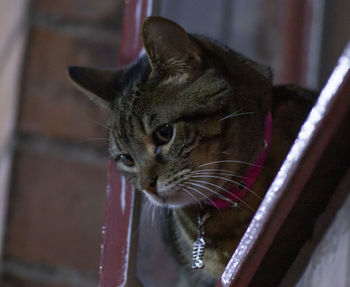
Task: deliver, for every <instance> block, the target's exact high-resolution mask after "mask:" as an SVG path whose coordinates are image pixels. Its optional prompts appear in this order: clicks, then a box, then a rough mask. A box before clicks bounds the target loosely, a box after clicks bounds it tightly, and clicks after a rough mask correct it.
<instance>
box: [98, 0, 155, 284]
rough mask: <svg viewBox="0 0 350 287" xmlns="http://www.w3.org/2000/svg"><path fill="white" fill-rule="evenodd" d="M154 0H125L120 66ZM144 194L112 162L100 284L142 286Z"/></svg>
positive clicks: (134, 49)
mask: <svg viewBox="0 0 350 287" xmlns="http://www.w3.org/2000/svg"><path fill="white" fill-rule="evenodd" d="M152 2H153V1H152V0H125V6H124V20H123V31H122V39H121V50H120V65H123V66H124V65H127V64H129V63H130V62H132V61H134V60H135V59H136V58H137V57H138V55H139V54H140V51H141V49H142V42H141V38H140V30H141V25H142V22H143V20H144V19H145V18H146V17H147V16H150V14H151V12H152ZM139 196H140V194H139V193H135V192H134V190H133V189H132V188H131V187H130V186H129V185H128V184H127V183H126V182H125V179H124V178H122V177H121V176H120V175H119V173H118V171H117V170H116V167H115V164H114V162H112V161H111V162H110V166H109V176H108V185H107V204H106V210H105V222H104V226H103V228H102V245H101V266H100V286H101V287H115V286H132V287H134V286H135V287H136V286H142V285H141V283H140V282H139V280H138V279H137V276H136V254H137V236H135V232H134V231H135V230H136V228H137V226H138V220H139V211H140V198H139Z"/></svg>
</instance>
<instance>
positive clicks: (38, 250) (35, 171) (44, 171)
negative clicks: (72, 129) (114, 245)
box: [4, 148, 107, 274]
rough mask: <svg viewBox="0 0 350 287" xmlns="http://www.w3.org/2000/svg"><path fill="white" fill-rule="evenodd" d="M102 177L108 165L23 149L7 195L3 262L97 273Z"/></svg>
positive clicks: (101, 216)
mask: <svg viewBox="0 0 350 287" xmlns="http://www.w3.org/2000/svg"><path fill="white" fill-rule="evenodd" d="M106 174H107V162H106V165H104V164H93V163H88V162H82V161H79V160H76V159H70V158H66V157H62V156H61V157H60V156H58V155H56V154H50V153H46V152H39V151H36V150H33V149H32V150H29V149H26V148H21V149H20V150H19V152H18V154H17V156H16V160H15V168H14V175H13V185H12V190H11V193H10V212H9V219H8V229H7V236H6V241H5V251H4V253H5V259H6V258H9V259H11V258H17V259H18V260H21V261H24V262H35V263H36V264H44V265H48V266H55V265H57V266H65V267H67V268H71V269H74V270H77V271H79V272H80V271H81V272H85V273H86V272H90V273H92V274H97V271H98V264H99V257H100V242H101V236H100V233H101V226H102V224H103V214H104V204H105V185H106ZM90 273H89V274H90Z"/></svg>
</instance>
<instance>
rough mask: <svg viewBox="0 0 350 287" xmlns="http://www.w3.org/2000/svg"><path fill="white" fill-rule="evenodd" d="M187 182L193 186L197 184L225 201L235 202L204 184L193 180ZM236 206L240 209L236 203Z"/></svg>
mask: <svg viewBox="0 0 350 287" xmlns="http://www.w3.org/2000/svg"><path fill="white" fill-rule="evenodd" d="M188 183H189V184H192V185H194V186H197V187H201V188H204V189H206V190H208V191H210V192H211V193H213V194H215V195H216V196H218V197H220V198H221V199H223V200H226V201H227V202H229V203H231V204H235V203H236V202H234V201H232V200H231V199H229V198H227V197H225V196H224V195H222V194H220V193H218V192H216V191H214V190H212V189H211V188H209V187H207V186H204V185H202V184H198V183H194V182H190V181H189V182H188ZM237 206H238V207H239V208H240V209H242V208H241V207H240V206H239V205H237Z"/></svg>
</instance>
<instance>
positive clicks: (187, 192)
mask: <svg viewBox="0 0 350 287" xmlns="http://www.w3.org/2000/svg"><path fill="white" fill-rule="evenodd" d="M181 189H182V190H183V191H184V192H185V193H186V194H187V195H189V196H191V197H192V198H194V199H195V200H196V201H197V202H198V204H199V206H200V207H202V203H201V202H200V200H199V199H198V198H197V197H195V196H194V195H193V194H192V193H191V192H190V191H188V190H187V189H185V188H183V187H181Z"/></svg>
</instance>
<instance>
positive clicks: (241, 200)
mask: <svg viewBox="0 0 350 287" xmlns="http://www.w3.org/2000/svg"><path fill="white" fill-rule="evenodd" d="M188 182H194V183H196V182H197V183H204V184H208V185H211V186H214V187H216V188H218V189H221V190H223V191H225V192H227V193H229V194H231V195H232V196H233V197H235V198H236V199H238V200H239V201H240V202H241V203H242V204H244V205H245V206H246V207H247V208H248V209H249V210H251V211H252V212H254V209H253V208H252V207H251V206H250V205H249V204H248V203H246V202H245V201H244V200H243V199H241V198H239V197H238V196H237V195H235V194H233V193H232V192H229V191H228V190H226V189H225V188H223V187H221V186H219V185H217V184H215V183H211V182H208V181H203V180H189V181H188Z"/></svg>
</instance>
